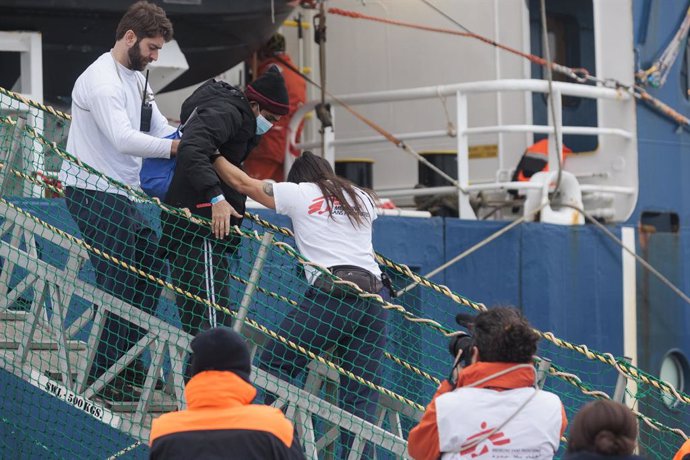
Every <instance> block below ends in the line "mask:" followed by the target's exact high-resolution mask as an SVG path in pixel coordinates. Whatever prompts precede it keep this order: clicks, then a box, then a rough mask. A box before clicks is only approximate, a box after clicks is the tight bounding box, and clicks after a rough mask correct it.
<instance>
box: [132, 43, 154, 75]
mask: <svg viewBox="0 0 690 460" xmlns="http://www.w3.org/2000/svg"><path fill="white" fill-rule="evenodd" d="M140 41H141V40H137V42H136V43H135V44H134V46H132V47H131V48H130V49H128V50H127V57H129V68H130V69H131V70H139V71H141V70H144V69H145V68H146V66H147V65H148V64H149V60H148V59H146V58H144V56H142V55H141V50H140V49H139V42H140Z"/></svg>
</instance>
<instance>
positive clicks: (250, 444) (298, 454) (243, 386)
mask: <svg viewBox="0 0 690 460" xmlns="http://www.w3.org/2000/svg"><path fill="white" fill-rule="evenodd" d="M192 352H193V356H192V379H191V380H190V381H189V383H187V386H186V388H185V397H186V399H187V409H186V410H182V411H179V412H171V413H169V414H165V415H162V416H160V417H158V418H157V419H155V420H154V421H153V423H152V424H151V436H150V451H149V458H151V459H152V460H155V459H167V460H174V459H193V458H199V459H204V458H206V459H208V458H227V459H242V460H303V459H304V458H305V456H304V452H303V451H302V447H301V446H300V443H299V441H298V439H297V435H296V433H295V429H294V427H293V425H292V423H290V421H289V420H288V419H287V418H285V415H284V414H283V413H282V412H281V411H280V409H276V408H274V407H269V406H264V405H259V404H252V401H253V400H254V398H255V396H256V388H254V386H252V384H251V383H250V382H249V375H250V373H251V359H250V356H249V349H248V348H247V345H246V344H245V342H244V340H243V338H242V337H241V336H240V335H239V334H238V333H237V332H235V331H233V330H232V329H229V328H227V327H218V328H213V329H209V330H207V331H204V332H202V333H200V334H199V335H197V336H196V337H195V338H194V340H192Z"/></svg>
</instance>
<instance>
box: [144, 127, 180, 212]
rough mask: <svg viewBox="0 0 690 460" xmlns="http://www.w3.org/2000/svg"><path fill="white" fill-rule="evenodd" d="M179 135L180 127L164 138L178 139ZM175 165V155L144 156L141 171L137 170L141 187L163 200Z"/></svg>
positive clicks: (152, 195) (150, 194) (148, 193)
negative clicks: (165, 156)
mask: <svg viewBox="0 0 690 460" xmlns="http://www.w3.org/2000/svg"><path fill="white" fill-rule="evenodd" d="M180 137H181V136H180V128H177V130H176V131H175V132H174V133H172V134H170V135H168V136H165V138H166V139H180ZM176 166H177V157H173V158H144V161H142V163H141V171H139V181H140V182H141V189H142V190H143V191H144V192H146V194H147V195H149V196H150V197H153V198H158V199H159V200H161V201H162V200H164V199H165V195H166V194H167V193H168V189H169V188H170V183H171V182H172V179H173V175H174V174H175V167H176Z"/></svg>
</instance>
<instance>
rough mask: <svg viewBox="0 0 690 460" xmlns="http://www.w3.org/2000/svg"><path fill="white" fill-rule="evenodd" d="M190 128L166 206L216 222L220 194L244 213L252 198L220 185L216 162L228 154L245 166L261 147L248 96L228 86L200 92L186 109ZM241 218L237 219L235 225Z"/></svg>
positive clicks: (213, 85) (186, 130)
mask: <svg viewBox="0 0 690 460" xmlns="http://www.w3.org/2000/svg"><path fill="white" fill-rule="evenodd" d="M194 109H196V115H195V116H194V117H192V118H191V119H190V120H189V122H188V123H187V124H186V125H185V127H184V132H183V135H182V140H181V142H180V146H179V148H178V152H177V167H176V169H175V175H174V176H173V180H172V182H171V184H170V188H169V190H168V193H167V196H166V199H165V202H166V203H167V204H170V205H172V206H176V207H179V208H189V210H190V211H191V212H192V213H193V214H196V215H199V216H202V217H207V218H210V217H211V205H210V201H211V198H213V197H215V196H218V195H220V194H221V193H222V194H223V195H224V196H225V199H226V200H227V201H228V203H230V204H231V205H232V207H234V208H235V210H236V211H237V212H238V213H240V214H244V209H245V201H246V199H247V197H246V196H244V195H242V194H241V193H239V192H237V191H235V190H234V189H232V188H231V187H230V186H228V185H227V184H225V183H224V182H223V181H221V180H220V178H219V177H218V175H217V174H216V172H215V170H214V169H213V160H214V159H215V158H217V156H218V155H222V156H223V157H225V159H227V160H228V161H229V162H231V163H232V164H234V165H236V166H240V165H241V163H242V162H243V161H244V159H245V158H246V157H247V155H248V154H249V151H250V150H251V149H252V148H254V147H255V146H256V144H257V143H258V140H259V137H258V136H256V115H254V113H253V112H252V109H251V107H250V106H249V102H248V101H247V98H246V97H245V95H244V93H243V92H242V91H240V90H239V89H238V88H235V87H234V86H231V85H229V84H227V83H225V82H220V81H215V80H209V81H207V82H206V83H204V84H203V85H201V86H200V87H199V88H197V90H196V91H194V93H192V95H191V96H189V97H188V98H187V99H186V100H185V101H184V103H183V104H182V111H181V114H180V119H181V121H182V122H183V123H184V122H185V121H187V119H188V118H189V116H190V114H191V113H192V112H193V111H194ZM241 221H242V220H241V219H237V218H234V217H233V218H232V221H231V224H232V225H239V224H240V223H241Z"/></svg>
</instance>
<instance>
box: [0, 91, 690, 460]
mask: <svg viewBox="0 0 690 460" xmlns="http://www.w3.org/2000/svg"><path fill="white" fill-rule="evenodd" d="M68 128H69V116H68V115H65V114H63V113H60V112H56V111H55V110H53V109H51V108H49V107H44V106H41V105H40V104H36V103H33V102H30V101H26V100H23V99H22V98H21V96H19V95H16V94H14V93H10V92H8V91H6V90H1V91H0V161H1V163H0V191H1V193H0V214H1V217H0V237H1V241H0V260H1V261H2V267H1V272H0V330H1V331H2V333H1V334H0V343H1V346H0V379H1V380H2V385H3V388H4V390H3V395H4V397H3V399H2V403H1V404H0V433H2V435H0V442H1V443H2V444H0V452H2V453H3V456H7V455H10V454H12V456H14V457H22V458H34V457H35V458H112V457H115V458H118V457H121V458H144V457H146V456H147V455H148V447H147V442H148V436H149V429H150V425H151V420H152V419H153V418H155V417H157V416H158V415H160V414H162V413H165V412H169V411H174V410H178V409H179V408H180V407H181V404H182V401H183V389H184V382H185V374H186V373H188V370H187V364H188V361H187V356H188V351H189V344H190V341H191V338H192V337H193V335H194V334H195V333H196V332H198V331H199V330H201V329H203V328H205V327H208V325H209V324H218V325H220V324H224V325H227V326H232V327H234V328H236V330H239V331H241V333H242V334H244V335H245V336H246V338H247V340H248V342H249V343H250V344H251V346H252V353H253V360H254V361H253V364H254V366H255V367H254V371H253V382H254V384H255V385H256V386H257V388H258V389H259V393H260V394H259V400H260V401H261V400H264V401H267V402H270V401H274V400H275V399H276V398H277V401H276V402H275V404H277V405H280V406H282V407H283V408H284V410H285V412H286V414H287V415H288V417H290V418H291V419H292V420H293V421H294V422H295V425H296V426H297V429H298V432H299V435H300V441H301V443H302V445H303V447H304V448H305V450H306V451H307V453H308V454H309V455H311V456H312V457H313V458H315V457H318V458H336V457H339V456H340V455H341V454H342V452H343V451H344V449H345V447H344V446H343V442H345V443H351V444H350V445H349V448H351V449H353V450H357V451H359V452H360V453H361V452H364V453H365V456H371V455H370V454H367V452H369V453H370V452H372V451H370V450H365V447H364V446H365V441H368V442H371V443H372V445H374V446H376V447H375V451H376V453H377V455H378V457H377V458H394V457H400V456H402V455H404V452H405V449H406V444H405V439H406V437H407V433H408V432H409V430H410V429H411V428H412V427H413V426H414V425H415V423H416V421H417V420H418V419H419V417H420V416H421V414H422V412H423V409H424V405H426V404H427V403H428V401H429V399H430V398H431V395H432V394H433V392H434V391H435V389H436V387H437V385H438V383H439V381H440V379H443V378H445V377H446V375H447V373H448V367H449V360H450V357H449V355H448V351H447V348H448V337H447V334H448V333H450V332H452V330H453V326H452V324H453V318H454V316H455V314H456V313H458V312H472V311H475V310H477V309H481V308H483V306H482V305H480V304H477V303H475V302H473V301H470V300H468V299H466V298H463V297H462V296H460V295H459V294H457V293H454V292H452V291H450V290H449V289H448V288H445V287H443V286H438V285H435V284H433V283H432V282H430V281H429V280H426V279H424V278H421V277H419V276H418V275H416V274H415V273H413V272H412V271H411V270H409V269H408V268H407V267H405V266H403V265H399V264H396V263H395V262H393V261H391V260H388V259H386V258H385V257H383V256H379V263H380V264H381V266H382V268H383V269H384V270H385V272H386V273H387V274H388V276H389V277H390V278H391V279H392V281H393V284H394V285H395V286H397V287H398V288H400V287H403V286H409V285H410V284H412V283H416V284H415V285H414V287H412V288H411V289H409V290H408V291H406V292H405V293H404V294H403V295H401V296H399V297H397V298H394V299H392V300H390V301H388V300H385V299H382V298H381V297H379V296H372V295H368V294H366V293H362V292H361V291H360V292H359V293H358V294H357V295H358V296H359V298H358V300H357V302H358V303H359V305H358V306H357V308H352V309H350V310H352V311H358V312H362V313H361V315H360V316H357V317H356V316H352V317H351V316H348V315H347V314H342V315H340V313H339V312H344V311H347V310H348V308H342V307H343V306H342V305H339V303H340V302H342V300H338V299H337V298H329V299H325V300H324V299H320V300H318V301H315V300H314V299H310V298H309V296H308V295H306V294H305V293H306V292H307V291H308V288H309V286H308V284H307V282H306V281H305V278H304V276H303V270H304V268H303V267H304V265H305V264H308V262H307V261H306V260H304V259H303V258H302V257H301V256H300V254H299V253H298V252H297V251H296V250H295V249H294V240H293V238H292V235H291V232H290V231H289V230H287V229H285V228H283V227H280V226H278V225H276V224H274V223H271V222H269V221H265V220H263V219H262V218H261V217H259V216H254V215H249V214H248V215H247V218H245V220H244V223H243V225H242V227H241V228H235V229H234V230H233V232H232V238H230V239H229V240H227V241H224V242H222V241H218V240H214V239H211V238H200V237H199V236H198V235H199V234H204V232H205V231H206V229H207V228H208V222H206V221H203V220H199V219H197V218H191V217H189V216H188V215H186V214H185V213H184V212H182V211H180V210H177V209H173V208H169V207H167V206H165V205H162V204H160V202H158V201H155V200H151V199H149V198H148V197H146V196H145V195H143V194H141V193H140V192H137V191H134V190H130V189H128V188H127V187H125V186H123V185H122V184H118V183H117V182H115V181H113V180H112V179H110V178H107V177H102V176H101V175H100V174H99V173H98V172H97V171H94V170H91V169H90V168H89V166H88V165H84V164H80V163H79V162H78V161H76V160H75V159H74V158H73V157H72V156H71V155H69V153H68V152H66V151H65V143H66V138H67V132H68ZM65 166H69V168H65ZM61 168H62V169H63V170H65V169H67V170H68V171H70V173H73V174H76V173H80V174H81V173H84V172H87V173H90V176H89V180H92V181H96V180H99V181H102V180H105V181H107V182H108V183H109V184H110V185H111V186H112V187H114V189H116V190H117V192H116V193H114V194H110V195H109V196H107V197H106V196H99V197H94V196H92V195H84V194H81V195H80V194H78V193H73V192H71V193H72V195H71V196H69V197H68V198H69V199H67V200H66V199H65V196H64V195H65V190H63V189H62V187H61V185H60V182H59V181H58V180H57V172H58V171H59V170H60V169H61ZM69 193H70V192H68V194H69ZM75 216H76V217H75ZM104 216H107V218H105V219H104ZM149 225H150V226H151V228H152V231H149V230H147V229H146V227H147V226H149ZM132 228H135V229H137V231H135V232H132V231H131V229H132ZM209 270H210V271H209ZM310 302H311V303H310ZM324 302H325V303H326V304H327V305H328V308H317V307H318V306H315V305H316V304H317V303H324ZM422 305H434V306H435V308H434V309H433V312H434V313H433V315H434V316H433V317H431V318H422V317H421V316H420V314H421V313H420V312H421V311H422V308H421V306H422ZM180 312H183V314H182V315H181V314H180ZM295 312H301V314H299V315H296V314H295ZM290 318H292V319H293V321H292V322H290ZM353 328H360V330H359V331H358V334H357V335H358V337H361V340H360V341H359V343H354V342H353V343H349V344H347V346H342V345H343V344H341V345H340V346H338V345H337V341H338V338H339V337H341V336H343V335H344V334H347V333H348V332H351V331H352V329H353ZM542 337H543V340H542V341H541V344H540V350H539V355H540V357H539V359H537V363H536V365H537V366H538V367H539V368H540V369H542V371H543V379H544V382H545V383H544V388H545V389H547V390H549V391H552V392H554V393H556V394H558V395H559V396H560V398H561V400H562V401H563V403H564V404H565V407H566V410H567V413H568V417H569V419H572V417H573V415H574V414H575V413H576V412H577V410H578V409H579V408H580V407H581V406H582V405H583V404H585V403H586V402H588V401H591V400H593V399H595V398H607V397H613V396H614V394H618V395H619V396H621V395H623V394H625V398H626V400H627V401H630V402H631V405H632V407H633V408H634V409H635V411H636V414H637V416H638V418H639V422H640V423H639V426H640V452H641V453H642V454H644V455H647V456H648V457H650V458H660V459H668V458H671V457H672V455H673V453H674V452H675V450H676V449H677V448H678V446H680V444H681V443H682V441H683V439H684V438H685V435H686V433H684V431H687V430H686V427H684V426H683V423H684V422H683V420H684V416H685V414H686V413H687V405H688V403H690V397H689V396H688V395H685V394H682V393H677V392H675V390H674V389H673V388H672V387H670V386H669V385H668V384H666V383H664V382H661V381H659V380H657V379H655V378H654V377H652V376H651V375H648V374H645V373H644V372H642V371H641V370H639V369H637V368H635V367H633V366H631V365H629V364H627V362H626V361H625V360H623V359H621V358H619V357H614V356H611V355H608V354H602V353H599V352H595V351H592V350H588V349H587V348H586V347H584V346H575V345H573V344H569V343H567V342H564V341H562V340H560V339H558V338H557V337H555V336H553V335H551V334H542ZM547 361H548V362H549V363H550V366H547V365H545V363H546V362H547ZM285 363H288V364H291V365H286V364H285ZM617 386H618V393H617V392H616V388H617ZM669 405H672V406H674V408H673V409H668V406H669ZM342 430H345V432H346V436H345V438H342V437H341V432H342ZM347 433H351V434H350V435H349V437H348V435H347ZM565 437H566V438H567V432H566V435H565ZM564 440H565V438H564ZM563 445H564V444H562V446H563ZM563 450H564V449H563V448H561V450H560V451H559V456H560V455H562V453H563Z"/></svg>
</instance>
